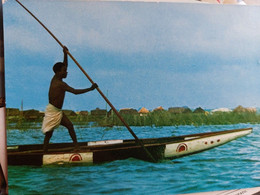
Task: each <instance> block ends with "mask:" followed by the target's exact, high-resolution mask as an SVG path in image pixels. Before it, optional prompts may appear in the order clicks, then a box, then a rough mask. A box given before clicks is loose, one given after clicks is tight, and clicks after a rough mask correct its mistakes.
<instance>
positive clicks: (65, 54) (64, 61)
mask: <svg viewBox="0 0 260 195" xmlns="http://www.w3.org/2000/svg"><path fill="white" fill-rule="evenodd" d="M68 51H69V50H68V48H67V47H66V46H64V47H63V53H64V59H63V63H64V64H65V66H66V67H68Z"/></svg>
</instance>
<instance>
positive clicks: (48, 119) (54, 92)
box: [42, 46, 98, 152]
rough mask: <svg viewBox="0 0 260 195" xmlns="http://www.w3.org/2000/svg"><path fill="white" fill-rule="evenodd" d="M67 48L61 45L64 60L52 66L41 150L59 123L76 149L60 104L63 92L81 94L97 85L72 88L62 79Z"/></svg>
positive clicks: (71, 126) (76, 143) (73, 135)
mask: <svg viewBox="0 0 260 195" xmlns="http://www.w3.org/2000/svg"><path fill="white" fill-rule="evenodd" d="M67 52H68V49H67V47H65V46H64V47H63V53H64V60H63V62H58V63H56V64H55V65H54V66H53V71H54V73H55V75H54V76H53V78H52V80H51V83H50V88H49V104H48V105H47V107H46V110H45V116H44V119H43V123H42V132H43V133H44V134H45V138H44V145H43V151H44V152H47V151H48V144H49V141H50V139H51V137H52V134H53V131H54V129H55V128H57V127H58V126H59V125H62V126H64V127H66V128H67V129H68V131H69V134H70V137H71V139H72V140H73V143H74V145H75V149H78V142H77V137H76V133H75V130H74V127H73V124H72V122H71V121H70V120H69V119H68V117H67V116H66V115H65V114H64V112H62V110H61V109H62V106H63V102H64V98H65V93H66V92H70V93H73V94H76V95H78V94H82V93H86V92H89V91H92V90H94V89H96V88H97V87H98V85H97V84H96V83H95V84H93V85H92V86H91V87H90V88H86V89H74V88H72V87H70V86H69V85H68V84H67V83H65V82H64V81H63V79H64V78H66V77H67V74H68V72H67V67H68V54H67Z"/></svg>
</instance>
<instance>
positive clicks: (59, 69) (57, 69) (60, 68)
mask: <svg viewBox="0 0 260 195" xmlns="http://www.w3.org/2000/svg"><path fill="white" fill-rule="evenodd" d="M52 69H53V71H54V73H55V74H61V76H62V78H66V77H67V67H66V65H65V64H64V63H62V62H57V63H56V64H54V66H53V68H52Z"/></svg>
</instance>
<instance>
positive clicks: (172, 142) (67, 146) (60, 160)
mask: <svg viewBox="0 0 260 195" xmlns="http://www.w3.org/2000/svg"><path fill="white" fill-rule="evenodd" d="M251 132H252V128H247V129H234V130H227V131H219V132H209V133H200V134H192V135H184V136H177V137H165V138H151V139H141V141H142V142H143V144H144V146H145V147H146V149H147V150H148V151H149V152H150V153H151V154H152V156H153V157H154V158H155V159H156V160H157V161H160V160H163V159H175V158H180V157H183V156H187V155H191V154H194V153H199V152H202V151H205V150H209V149H212V148H214V147H217V146H220V145H223V144H225V143H227V142H230V141H232V140H234V139H237V138H240V137H243V136H246V135H248V134H250V133H251ZM79 144H80V150H79V151H78V152H74V151H73V145H72V143H58V144H50V147H49V148H50V149H49V152H48V153H43V151H42V147H43V146H42V144H36V145H19V146H9V147H8V164H9V165H36V166H39V165H40V166H41V165H49V164H69V163H72V164H77V163H84V164H97V163H103V162H109V161H114V160H123V159H127V158H136V159H141V160H145V161H150V158H149V157H148V156H147V154H146V152H145V151H144V150H143V148H142V147H141V146H140V145H138V144H136V143H135V140H105V141H97V142H82V143H79Z"/></svg>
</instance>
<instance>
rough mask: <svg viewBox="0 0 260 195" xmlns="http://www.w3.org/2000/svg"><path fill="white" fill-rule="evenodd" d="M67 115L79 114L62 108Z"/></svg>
mask: <svg viewBox="0 0 260 195" xmlns="http://www.w3.org/2000/svg"><path fill="white" fill-rule="evenodd" d="M62 111H63V112H64V114H65V115H66V116H77V114H76V113H75V112H74V111H72V110H62Z"/></svg>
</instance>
